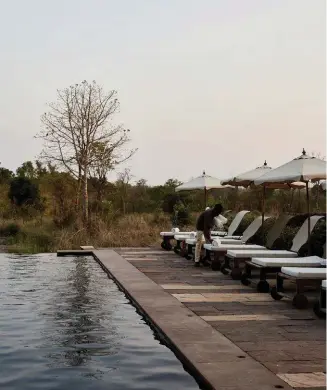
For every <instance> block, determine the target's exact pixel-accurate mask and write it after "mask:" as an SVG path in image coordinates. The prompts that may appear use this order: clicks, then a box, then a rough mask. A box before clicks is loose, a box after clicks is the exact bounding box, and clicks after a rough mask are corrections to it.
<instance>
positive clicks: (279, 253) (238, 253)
mask: <svg viewBox="0 0 327 390" xmlns="http://www.w3.org/2000/svg"><path fill="white" fill-rule="evenodd" d="M249 246H250V245H245V249H244V250H238V248H236V249H234V250H229V251H227V256H228V257H241V258H244V259H252V258H253V257H265V258H269V257H275V258H278V257H279V258H283V257H297V253H294V252H290V251H285V250H269V249H263V250H261V251H253V250H251V248H250V249H247V248H246V247H249Z"/></svg>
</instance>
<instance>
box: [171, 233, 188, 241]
mask: <svg viewBox="0 0 327 390" xmlns="http://www.w3.org/2000/svg"><path fill="white" fill-rule="evenodd" d="M188 238H190V235H189V234H175V235H174V239H175V240H176V241H185V240H187V239H188Z"/></svg>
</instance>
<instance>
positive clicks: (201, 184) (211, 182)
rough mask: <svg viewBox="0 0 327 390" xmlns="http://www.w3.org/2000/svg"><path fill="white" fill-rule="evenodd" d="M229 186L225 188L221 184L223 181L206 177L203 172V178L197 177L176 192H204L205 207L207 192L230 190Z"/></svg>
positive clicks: (179, 187) (182, 185)
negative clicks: (222, 189) (211, 190)
mask: <svg viewBox="0 0 327 390" xmlns="http://www.w3.org/2000/svg"><path fill="white" fill-rule="evenodd" d="M228 187H229V186H224V185H222V184H221V180H220V179H217V178H215V177H213V176H209V175H206V173H205V171H203V174H202V176H199V177H196V178H195V179H192V180H190V181H188V182H186V183H183V184H181V185H180V186H178V187H176V189H175V191H176V192H179V191H190V190H204V201H205V206H206V205H207V191H208V190H210V189H220V188H228Z"/></svg>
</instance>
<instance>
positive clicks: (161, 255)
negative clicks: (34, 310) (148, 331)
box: [94, 248, 326, 390]
mask: <svg viewBox="0 0 327 390" xmlns="http://www.w3.org/2000/svg"><path fill="white" fill-rule="evenodd" d="M94 255H95V256H96V258H97V259H98V261H99V262H100V263H101V264H102V266H103V267H104V269H105V270H108V271H109V273H110V274H111V275H112V276H113V277H114V279H116V281H117V282H118V284H120V285H121V287H122V288H123V289H124V290H125V291H126V292H127V294H129V295H130V296H131V297H132V300H133V301H134V303H135V304H136V305H137V306H139V307H140V308H141V311H143V312H144V313H146V315H147V316H148V317H150V319H151V321H152V322H153V323H154V324H155V325H156V326H157V327H158V328H159V329H160V330H161V331H162V333H163V334H164V335H166V337H167V338H168V340H169V342H170V343H171V345H172V347H173V350H174V351H175V352H176V354H177V356H180V357H181V356H182V357H184V359H185V361H186V362H187V363H188V365H189V366H190V367H191V368H192V369H193V370H195V372H197V373H199V374H200V375H201V377H202V379H204V380H205V383H206V384H207V385H210V386H211V388H213V389H217V390H218V389H219V390H236V389H243V390H250V389H251V390H270V389H276V388H280V389H281V388H283V389H299V390H300V389H301V390H304V389H307V390H309V389H310V390H318V389H325V388H326V387H325V383H326V375H325V371H326V368H325V367H326V366H325V364H326V361H325V357H326V322H325V321H324V320H321V319H318V318H316V317H315V315H314V313H313V311H312V309H308V310H301V311H300V310H297V309H295V308H293V307H292V305H291V302H290V301H288V300H282V301H274V300H273V299H272V298H271V297H270V295H269V294H259V293H257V292H256V291H255V290H254V289H252V288H251V287H246V286H243V285H242V284H241V283H240V282H238V281H233V280H232V279H230V277H229V276H224V275H222V274H221V273H220V272H214V271H212V270H211V269H210V268H203V267H201V268H194V267H193V263H192V262H191V261H188V260H186V259H184V258H181V257H179V256H177V255H176V254H174V253H173V252H165V251H162V250H157V249H147V248H120V249H115V251H114V250H109V249H100V250H94ZM180 354H181V355H180Z"/></svg>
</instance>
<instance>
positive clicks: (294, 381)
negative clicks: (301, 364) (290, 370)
mask: <svg viewBox="0 0 327 390" xmlns="http://www.w3.org/2000/svg"><path fill="white" fill-rule="evenodd" d="M277 375H278V376H279V377H280V378H281V379H283V381H285V382H286V383H288V384H289V385H290V386H292V387H294V388H301V387H302V388H303V387H304V388H308V387H322V386H325V384H326V375H325V374H324V373H322V372H311V373H302V374H277Z"/></svg>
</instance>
